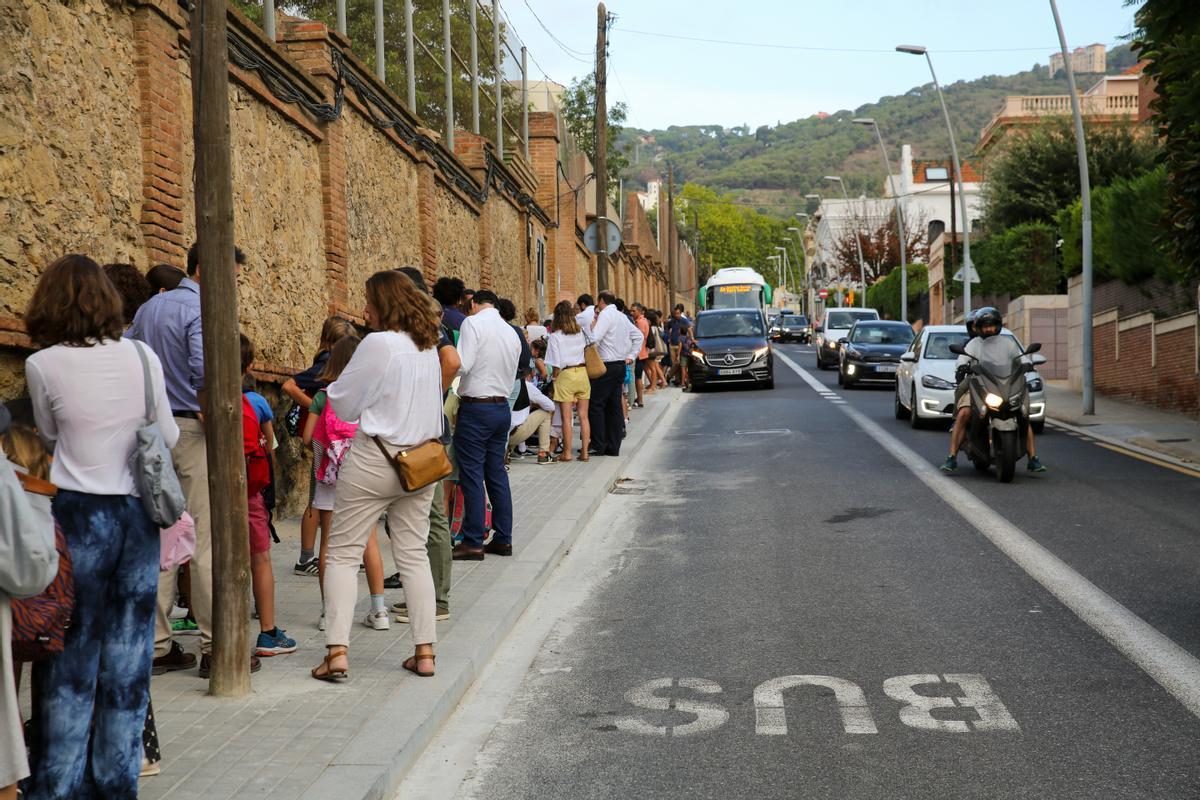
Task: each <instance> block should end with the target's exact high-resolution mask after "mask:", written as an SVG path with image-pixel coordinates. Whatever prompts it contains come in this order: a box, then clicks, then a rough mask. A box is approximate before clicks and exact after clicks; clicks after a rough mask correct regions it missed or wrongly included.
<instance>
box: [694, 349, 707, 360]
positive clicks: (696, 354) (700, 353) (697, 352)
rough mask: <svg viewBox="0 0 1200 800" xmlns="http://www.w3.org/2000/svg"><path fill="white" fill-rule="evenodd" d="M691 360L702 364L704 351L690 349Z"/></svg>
mask: <svg viewBox="0 0 1200 800" xmlns="http://www.w3.org/2000/svg"><path fill="white" fill-rule="evenodd" d="M692 358H694V359H696V360H697V361H701V362H703V361H704V351H703V350H700V349H698V348H692Z"/></svg>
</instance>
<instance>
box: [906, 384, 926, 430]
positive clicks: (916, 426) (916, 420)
mask: <svg viewBox="0 0 1200 800" xmlns="http://www.w3.org/2000/svg"><path fill="white" fill-rule="evenodd" d="M909 396H910V397H911V398H912V400H911V401H910V402H911V404H912V405H911V406H910V407H909V414H908V424H909V427H911V428H912V429H913V430H914V431H918V430H920V429H921V428H923V427H925V422H924V420H922V419H921V415H920V414H919V413H917V409H918V408H920V407H921V401H920V399H919V398H918V397H917V385H916V384H915V383H914V384H913V386H912V394H911V395H909Z"/></svg>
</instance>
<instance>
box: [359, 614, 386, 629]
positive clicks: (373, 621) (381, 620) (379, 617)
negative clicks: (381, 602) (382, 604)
mask: <svg viewBox="0 0 1200 800" xmlns="http://www.w3.org/2000/svg"><path fill="white" fill-rule="evenodd" d="M363 625H366V626H367V627H368V628H374V629H375V630H377V631H386V630H387V629H388V628H390V627H392V618H391V615H389V614H388V612H387V611H368V612H367V616H366V617H365V618H363Z"/></svg>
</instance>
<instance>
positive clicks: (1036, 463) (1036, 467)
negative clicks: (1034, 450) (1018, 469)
mask: <svg viewBox="0 0 1200 800" xmlns="http://www.w3.org/2000/svg"><path fill="white" fill-rule="evenodd" d="M1025 468H1026V469H1028V470H1029V471H1030V472H1045V471H1046V465H1045V464H1043V463H1042V460H1041V459H1040V458H1038V457H1037V456H1034V457H1033V458H1031V459H1029V463H1028V464H1027V465H1026V466H1025Z"/></svg>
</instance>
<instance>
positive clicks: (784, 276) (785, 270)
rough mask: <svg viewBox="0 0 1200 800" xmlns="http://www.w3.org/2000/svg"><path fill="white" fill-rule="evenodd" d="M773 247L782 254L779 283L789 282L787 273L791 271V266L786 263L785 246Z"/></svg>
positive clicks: (786, 252) (786, 253)
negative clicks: (781, 269) (781, 271)
mask: <svg viewBox="0 0 1200 800" xmlns="http://www.w3.org/2000/svg"><path fill="white" fill-rule="evenodd" d="M775 249H776V250H778V251H779V252H780V253H782V254H783V274H782V275H781V276H780V277H779V283H780V285H784V284H787V283H790V281H789V279H788V273H789V272H790V271H791V267H790V266H789V264H788V251H787V248H786V247H781V246H780V245H775Z"/></svg>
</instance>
